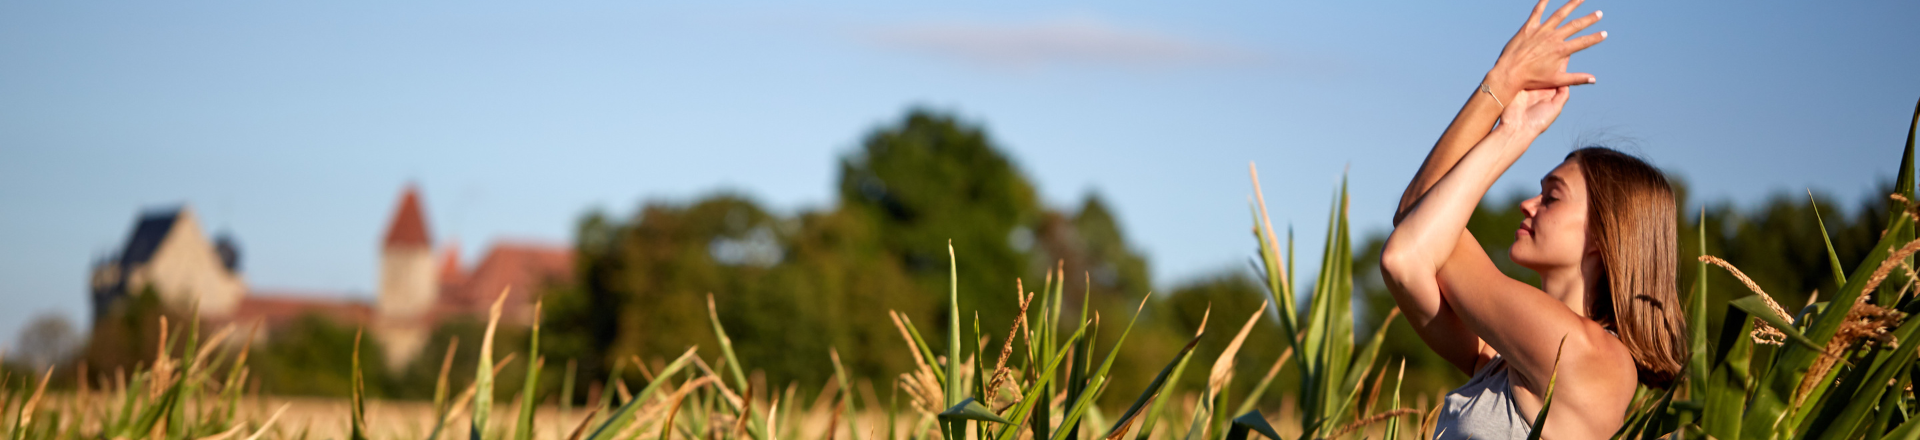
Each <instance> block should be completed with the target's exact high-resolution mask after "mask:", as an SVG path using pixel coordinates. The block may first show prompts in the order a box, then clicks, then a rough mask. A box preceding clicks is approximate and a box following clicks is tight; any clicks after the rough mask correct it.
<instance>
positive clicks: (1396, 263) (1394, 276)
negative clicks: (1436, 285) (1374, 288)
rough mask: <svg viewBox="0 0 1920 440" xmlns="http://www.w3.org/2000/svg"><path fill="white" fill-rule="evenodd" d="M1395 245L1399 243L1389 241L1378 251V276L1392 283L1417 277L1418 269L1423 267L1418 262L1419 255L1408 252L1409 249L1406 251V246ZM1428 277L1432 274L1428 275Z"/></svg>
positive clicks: (1419, 270)
mask: <svg viewBox="0 0 1920 440" xmlns="http://www.w3.org/2000/svg"><path fill="white" fill-rule="evenodd" d="M1397 244H1399V243H1394V242H1393V240H1391V239H1389V240H1387V244H1386V246H1384V247H1382V248H1381V249H1380V276H1381V277H1384V278H1386V279H1388V280H1393V281H1402V280H1405V279H1406V278H1407V277H1409V276H1418V274H1419V273H1420V272H1421V269H1420V267H1421V266H1424V265H1423V264H1421V261H1419V254H1418V253H1417V252H1409V251H1410V250H1411V249H1407V246H1405V245H1404V244H1399V245H1397ZM1396 245H1397V246H1396ZM1428 275H1432V274H1431V273H1428ZM1396 284H1398V283H1396Z"/></svg>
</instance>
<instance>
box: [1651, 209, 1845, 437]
mask: <svg viewBox="0 0 1920 440" xmlns="http://www.w3.org/2000/svg"><path fill="white" fill-rule="evenodd" d="M1699 226H1700V230H1699V232H1698V234H1697V236H1698V237H1699V239H1700V243H1699V249H1700V255H1707V210H1706V208H1705V207H1702V208H1701V209H1700V222H1699ZM1828 249H1832V246H1828ZM1694 264H1695V266H1694V271H1693V273H1694V275H1693V278H1694V280H1693V289H1692V290H1693V292H1692V295H1691V296H1689V297H1687V307H1686V312H1687V330H1688V332H1687V352H1688V354H1689V356H1688V357H1687V372H1688V375H1687V387H1688V394H1687V398H1689V399H1694V400H1700V401H1706V400H1707V395H1708V394H1710V393H1711V392H1710V391H1709V390H1708V389H1707V387H1708V384H1709V383H1710V382H1711V381H1712V378H1711V377H1710V376H1711V375H1712V373H1713V367H1711V366H1710V363H1711V362H1710V360H1711V359H1712V358H1711V356H1712V355H1713V353H1709V352H1708V351H1707V262H1705V261H1699V260H1697V259H1696V260H1695V262H1694ZM1835 270H1839V269H1838V266H1835Z"/></svg>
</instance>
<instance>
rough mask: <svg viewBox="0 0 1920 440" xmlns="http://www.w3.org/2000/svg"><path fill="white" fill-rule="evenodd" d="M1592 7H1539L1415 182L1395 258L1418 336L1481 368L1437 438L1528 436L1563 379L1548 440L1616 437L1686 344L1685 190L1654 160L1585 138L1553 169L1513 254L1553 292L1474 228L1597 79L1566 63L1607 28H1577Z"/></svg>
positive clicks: (1397, 290) (1386, 265)
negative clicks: (1680, 235)
mask: <svg viewBox="0 0 1920 440" xmlns="http://www.w3.org/2000/svg"><path fill="white" fill-rule="evenodd" d="M1580 3H1581V2H1580V0H1572V1H1570V2H1568V3H1567V4H1566V5H1565V6H1563V7H1561V8H1560V9H1558V10H1557V11H1556V12H1554V13H1553V15H1552V16H1551V17H1548V18H1547V20H1546V22H1545V23H1542V22H1541V21H1540V17H1541V14H1542V13H1544V12H1545V11H1546V7H1547V3H1546V1H1545V0H1541V2H1540V3H1539V4H1538V5H1536V6H1534V9H1533V14H1532V16H1530V17H1528V19H1527V24H1526V25H1525V26H1523V27H1522V28H1521V29H1520V32H1519V33H1518V34H1517V35H1515V36H1514V37H1513V39H1512V40H1511V41H1508V42H1507V45H1506V48H1505V49H1504V50H1503V51H1502V52H1501V54H1500V58H1499V59H1498V61H1496V62H1495V63H1494V67H1493V70H1492V71H1490V72H1488V73H1487V76H1486V80H1485V82H1484V83H1482V84H1481V85H1480V86H1479V87H1478V88H1477V89H1476V90H1475V91H1474V93H1473V97H1472V98H1470V99H1468V100H1467V103H1466V106H1465V107H1463V108H1462V109H1461V110H1460V113H1459V114H1458V115H1457V116H1455V117H1454V120H1453V124H1452V125H1451V126H1448V127H1447V130H1446V132H1445V133H1444V134H1442V135H1441V137H1440V141H1439V142H1438V143H1436V144H1435V145H1434V147H1433V151H1432V152H1430V153H1428V155H1427V159H1426V162H1425V163H1424V164H1422V165H1421V167H1420V172H1419V174H1417V175H1415V176H1414V178H1413V182H1412V184H1410V185H1408V187H1407V191H1406V193H1405V195H1403V196H1402V198H1401V201H1400V212H1399V214H1397V215H1395V225H1396V228H1395V229H1394V232H1393V236H1392V237H1390V238H1389V239H1388V240H1387V244H1386V249H1385V250H1384V251H1383V252H1382V254H1381V262H1380V268H1381V272H1382V274H1383V275H1385V278H1386V280H1387V285H1388V287H1389V288H1391V289H1392V291H1393V294H1394V300H1395V301H1396V302H1398V303H1399V306H1400V310H1401V311H1402V312H1404V313H1405V314H1406V317H1407V320H1408V322H1410V323H1412V324H1413V328H1414V329H1415V331H1416V332H1417V333H1419V335H1420V338H1421V339H1422V340H1424V341H1426V343H1427V345H1428V346H1429V347H1432V348H1433V350H1434V351H1435V352H1438V353H1439V354H1440V355H1441V356H1442V357H1445V358H1446V359H1447V360H1448V361H1449V362H1452V363H1453V364H1454V366H1456V367H1459V368H1460V370H1461V371H1464V372H1466V373H1467V374H1470V375H1472V378H1471V379H1470V380H1469V381H1468V382H1467V384H1466V385H1464V386H1461V387H1460V388H1458V389H1455V390H1453V392H1451V393H1449V394H1448V395H1447V396H1446V399H1445V401H1444V402H1443V405H1444V407H1443V408H1442V409H1441V410H1440V411H1441V412H1440V418H1439V423H1438V425H1437V426H1436V427H1435V432H1434V437H1435V439H1456V438H1469V437H1471V438H1476V439H1483V440H1486V439H1498V438H1523V437H1524V436H1526V435H1527V433H1528V432H1529V431H1531V430H1532V426H1531V425H1532V422H1533V418H1534V416H1535V415H1536V414H1538V413H1539V411H1540V407H1541V405H1542V404H1543V403H1544V398H1545V396H1546V393H1547V385H1548V381H1549V380H1554V378H1555V377H1557V378H1558V379H1557V382H1556V383H1557V385H1555V391H1554V397H1553V399H1554V402H1553V411H1552V414H1551V415H1550V416H1549V417H1548V418H1547V423H1546V427H1545V428H1546V430H1545V435H1546V437H1547V438H1552V439H1556V440H1565V439H1584V438H1607V437H1608V436H1610V435H1612V434H1613V433H1614V431H1616V430H1618V429H1619V427H1620V425H1621V423H1622V422H1623V419H1624V417H1625V413H1626V409H1627V405H1628V404H1629V400H1631V399H1632V398H1633V393H1634V388H1635V384H1636V383H1646V384H1648V385H1650V386H1656V387H1666V386H1668V385H1670V384H1671V382H1672V381H1673V379H1674V376H1675V375H1676V374H1677V373H1678V372H1679V371H1680V366H1681V364H1682V363H1683V361H1682V360H1683V359H1685V358H1686V356H1687V353H1686V350H1687V347H1686V343H1685V341H1684V340H1683V339H1682V338H1683V337H1684V336H1683V335H1685V334H1686V328H1685V326H1686V323H1685V322H1684V321H1683V320H1682V319H1681V317H1680V304H1679V301H1678V300H1677V299H1676V295H1675V290H1676V289H1677V286H1676V285H1675V280H1674V274H1675V267H1676V265H1677V264H1678V261H1677V260H1676V258H1677V257H1676V255H1677V248H1676V243H1675V241H1676V239H1675V235H1676V233H1677V231H1676V229H1675V228H1676V225H1675V221H1676V216H1675V210H1674V205H1673V195H1672V191H1671V189H1670V188H1669V187H1668V185H1667V182H1666V180H1665V178H1664V177H1662V175H1661V174H1660V172H1659V171H1658V170H1656V169H1654V168H1653V167H1651V166H1648V165H1647V164H1646V163H1645V162H1641V161H1640V160H1639V159H1635V158H1633V157H1632V156H1628V155H1625V154H1621V153H1619V152H1616V151H1613V150H1608V149H1604V148H1585V149H1580V150H1577V151H1574V152H1573V154H1570V155H1568V156H1567V158H1566V161H1565V162H1563V163H1561V164H1560V166H1559V167H1557V168H1554V169H1553V171H1552V172H1550V173H1548V174H1547V176H1546V177H1545V178H1543V179H1541V180H1540V186H1541V187H1540V195H1539V196H1536V197H1533V198H1531V199H1528V200H1526V201H1525V202H1522V203H1521V205H1520V207H1521V210H1522V211H1523V212H1524V213H1525V215H1526V219H1525V220H1522V221H1521V223H1520V225H1519V230H1518V231H1516V232H1515V234H1516V235H1517V239H1516V241H1515V242H1514V244H1513V247H1512V248H1511V249H1510V250H1509V252H1508V254H1509V255H1510V256H1511V257H1512V258H1513V261H1514V262H1515V263H1518V264H1519V265H1521V266H1523V267H1526V268H1528V269H1532V270H1534V271H1535V272H1539V273H1540V280H1541V281H1540V287H1539V288H1535V287H1534V286H1531V285H1528V284H1525V283H1521V282H1519V281H1515V280H1513V279H1512V278H1508V277H1507V276H1505V275H1504V274H1502V273H1500V270H1499V269H1498V268H1496V267H1495V266H1494V265H1493V261H1492V260H1490V259H1489V258H1488V256H1487V254H1486V252H1485V251H1483V250H1482V249H1481V247H1480V243H1479V242H1478V240H1476V239H1475V238H1474V236H1473V234H1470V233H1468V232H1467V231H1466V225H1467V217H1468V216H1470V215H1471V214H1472V213H1473V209H1474V207H1475V206H1476V205H1478V204H1479V203H1480V199H1481V197H1482V196H1484V195H1485V194H1486V192H1487V188H1488V187H1490V186H1492V185H1493V183H1494V181H1495V180H1496V179H1499V177H1500V175H1501V174H1503V173H1505V172H1506V170H1507V167H1508V166H1511V165H1512V164H1513V162H1514V160H1516V159H1519V158H1520V155H1521V154H1522V153H1524V152H1526V150H1527V147H1528V145H1529V144H1531V143H1532V142H1533V140H1534V138H1535V137H1537V136H1539V135H1540V133H1541V132H1542V131H1545V130H1546V129H1547V126H1549V125H1551V124H1552V123H1553V120H1554V118H1555V117H1558V116H1559V114H1560V109H1561V108H1562V107H1563V106H1564V105H1565V104H1566V102H1567V96H1568V92H1569V90H1568V86H1572V85H1576V84H1590V83H1593V82H1594V78H1593V76H1592V75H1587V74H1581V73H1567V72H1566V65H1567V58H1568V56H1569V55H1571V54H1572V53H1574V52H1578V51H1580V50H1582V49H1585V48H1587V47H1590V46H1592V45H1594V44H1598V43H1599V42H1600V41H1601V40H1602V39H1605V38H1606V33H1605V32H1601V33H1597V34H1591V35H1586V36H1582V37H1578V38H1573V34H1575V33H1578V32H1580V31H1581V30H1582V29H1585V28H1586V27H1587V26H1590V25H1592V24H1593V23H1594V22H1596V21H1599V20H1600V13H1599V12H1594V13H1593V14H1591V15H1587V16H1584V17H1581V18H1578V19H1574V20H1572V21H1565V20H1566V18H1567V15H1568V14H1569V13H1571V12H1572V11H1573V9H1574V8H1575V7H1577V6H1579V4H1580ZM1563 21H1565V22H1564V23H1563ZM1496 120H1497V121H1498V122H1499V125H1498V126H1495V122H1496ZM1556 356H1557V357H1558V358H1559V371H1558V374H1557V376H1556V373H1555V371H1554V365H1555V358H1556Z"/></svg>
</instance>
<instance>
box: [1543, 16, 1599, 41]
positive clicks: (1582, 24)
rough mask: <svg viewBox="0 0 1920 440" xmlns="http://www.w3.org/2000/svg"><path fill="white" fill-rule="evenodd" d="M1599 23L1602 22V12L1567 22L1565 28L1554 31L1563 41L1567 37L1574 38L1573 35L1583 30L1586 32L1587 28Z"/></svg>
mask: <svg viewBox="0 0 1920 440" xmlns="http://www.w3.org/2000/svg"><path fill="white" fill-rule="evenodd" d="M1599 21H1600V11H1593V13H1592V14H1587V15H1586V16H1584V17H1580V18H1576V19H1573V21H1570V22H1567V24H1566V25H1565V26H1561V27H1559V28H1558V29H1554V35H1555V36H1558V37H1560V38H1561V39H1566V38H1567V37H1570V36H1573V34H1577V33H1580V31H1582V30H1586V29H1587V26H1593V24H1594V23H1596V22H1599Z"/></svg>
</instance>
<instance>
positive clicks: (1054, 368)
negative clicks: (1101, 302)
mask: <svg viewBox="0 0 1920 440" xmlns="http://www.w3.org/2000/svg"><path fill="white" fill-rule="evenodd" d="M1086 333H1087V323H1085V322H1082V323H1080V329H1079V330H1076V331H1074V332H1073V336H1068V337H1067V342H1068V343H1072V342H1073V341H1074V340H1077V339H1080V337H1081V336H1084V335H1086ZM1066 359H1067V353H1065V352H1061V353H1059V354H1056V355H1054V356H1053V359H1048V360H1047V365H1046V369H1043V370H1040V375H1039V376H1038V378H1037V379H1035V380H1034V382H1033V384H1032V385H1028V386H1027V389H1026V392H1024V393H1022V394H1021V395H1023V396H1026V398H1025V399H1021V400H1020V403H1019V404H1016V405H1014V406H1013V411H1012V412H1009V413H1008V415H1009V416H1011V417H1010V419H1011V420H1025V419H1027V416H1028V415H1030V414H1032V413H1034V407H1036V406H1044V405H1046V404H1048V403H1049V402H1047V401H1048V400H1050V398H1051V397H1053V396H1051V395H1048V394H1044V393H1042V392H1041V390H1045V389H1047V385H1048V384H1050V383H1053V377H1054V376H1057V374H1055V373H1057V372H1058V371H1059V370H1058V369H1059V368H1060V364H1061V362H1062V361H1065V360H1066ZM1046 423H1047V421H1041V424H1040V425H1039V426H1040V427H1041V428H1040V429H1041V430H1040V432H1036V433H1035V434H1036V435H1043V434H1045V426H1046ZM1019 433H1020V425H1019V424H1017V423H1015V424H1008V425H1007V426H1006V427H1005V428H1002V429H1001V430H1000V435H999V436H998V437H995V438H999V439H1002V440H1014V439H1015V438H1017V436H1018V435H1019Z"/></svg>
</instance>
